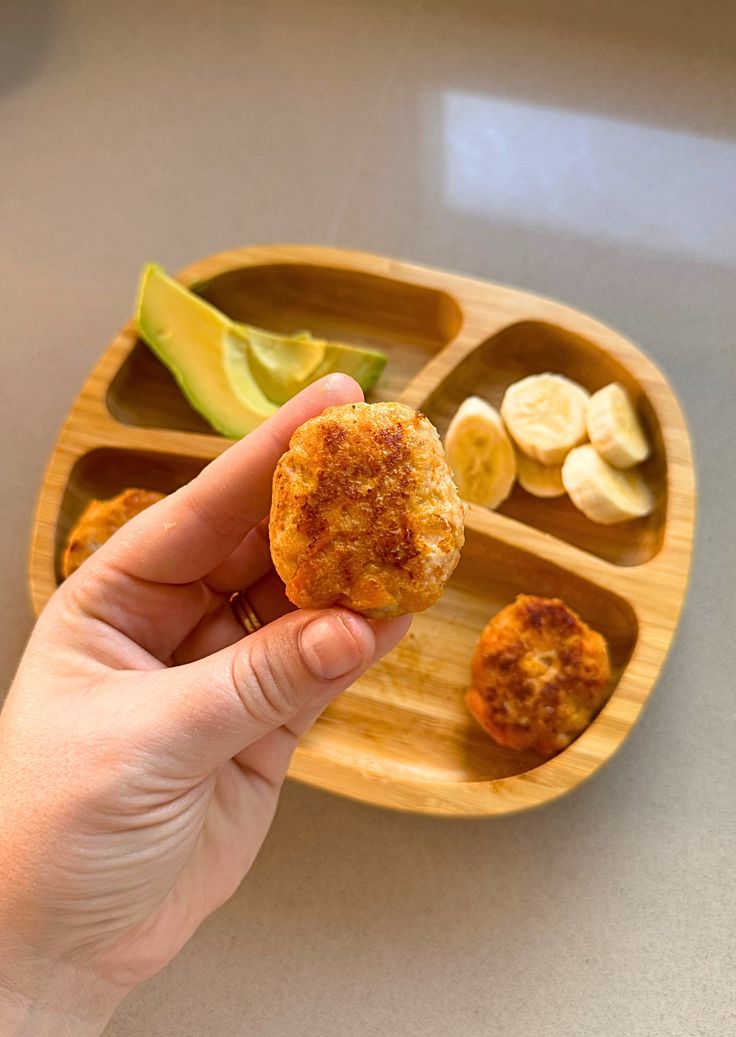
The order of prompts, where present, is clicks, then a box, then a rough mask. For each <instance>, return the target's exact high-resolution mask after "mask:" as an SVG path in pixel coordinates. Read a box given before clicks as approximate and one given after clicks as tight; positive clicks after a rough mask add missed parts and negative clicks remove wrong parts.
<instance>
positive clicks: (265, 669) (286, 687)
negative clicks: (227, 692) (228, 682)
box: [232, 638, 298, 724]
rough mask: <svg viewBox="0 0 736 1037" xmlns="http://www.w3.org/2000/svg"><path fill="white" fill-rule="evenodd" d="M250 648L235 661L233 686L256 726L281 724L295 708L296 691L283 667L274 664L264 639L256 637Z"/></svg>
mask: <svg viewBox="0 0 736 1037" xmlns="http://www.w3.org/2000/svg"><path fill="white" fill-rule="evenodd" d="M248 648H249V650H248V651H245V652H242V653H239V654H238V655H237V656H236V657H235V659H234V660H233V665H232V671H233V672H232V683H233V686H234V687H235V689H236V691H237V694H238V697H239V699H240V701H241V703H242V705H243V708H244V709H245V711H246V712H247V714H248V715H249V717H251V718H252V719H253V720H254V721H255V722H256V723H258V724H271V723H281V721H282V719H283V718H284V717H288V716H290V715H291V714H292V713H293V712H294V711H295V709H296V706H297V700H298V692H297V689H296V687H295V686H294V683H293V681H292V680H291V679H290V678H289V676H288V674H287V673H285V672H284V671H283V668H282V667H280V666H278V665H275V664H274V659H273V656H272V653H271V651H270V649H269V645H268V642H267V641H266V639H265V638H264V639H260V638H253V641H252V643H251V644H250V645H249V646H248Z"/></svg>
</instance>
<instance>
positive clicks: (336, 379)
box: [97, 374, 363, 584]
mask: <svg viewBox="0 0 736 1037" xmlns="http://www.w3.org/2000/svg"><path fill="white" fill-rule="evenodd" d="M362 399H363V393H362V390H361V388H360V386H359V385H358V383H357V382H355V381H353V379H352V378H350V377H348V375H344V374H331V375H327V376H326V377H325V378H321V379H320V380H319V381H318V382H315V383H314V384H313V385H310V386H309V387H308V388H306V389H303V390H302V391H301V392H300V393H299V394H298V395H297V396H295V397H294V398H293V399H292V400H289V402H288V403H285V404H284V406H283V407H281V408H280V409H279V410H278V411H277V412H276V413H275V414H274V415H273V416H272V417H271V418H269V419H268V420H267V421H265V422H264V423H263V424H262V425H259V427H258V428H257V429H255V430H254V431H253V432H251V433H250V434H249V435H247V436H246V437H245V438H244V439H241V440H240V441H239V442H238V443H236V444H235V445H234V446H231V447H230V448H229V449H228V450H226V451H225V452H224V453H222V454H221V455H220V456H219V457H218V458H216V459H215V460H214V461H212V463H211V464H209V465H208V466H207V467H206V468H205V469H204V470H203V471H202V472H201V473H200V474H199V475H198V476H197V477H196V478H195V479H193V480H192V481H191V482H190V483H188V484H187V485H186V486H182V488H181V489H180V490H177V491H176V492H175V493H172V494H171V495H170V496H169V497H166V498H165V499H164V500H162V501H159V503H158V504H154V505H152V506H151V507H150V508H148V509H147V510H146V511H143V512H141V514H140V515H138V516H137V517H136V518H134V519H132V520H131V521H130V522H128V523H126V525H125V526H123V528H122V529H121V530H120V531H119V532H118V533H117V534H116V535H115V536H114V537H112V538H111V539H110V540H109V541H108V542H107V543H106V544H105V545H103V547H101V548H100V550H99V551H98V552H97V555H98V558H97V561H98V563H103V562H106V563H108V564H110V565H112V566H113V567H114V568H116V569H118V570H122V571H123V572H125V573H127V574H128V575H130V576H133V577H135V578H137V579H142V580H150V581H153V582H156V583H174V584H181V583H191V582H192V581H193V580H199V579H201V578H202V577H203V576H206V575H207V573H209V572H210V571H211V570H212V569H214V568H215V566H216V565H218V564H219V563H220V562H222V561H223V560H224V559H225V558H227V556H228V555H229V554H230V553H231V552H232V551H233V550H234V549H235V548H236V547H237V546H238V544H239V543H240V541H241V540H242V539H243V537H244V536H245V535H246V534H247V533H248V532H249V531H250V530H251V529H252V528H253V527H254V526H255V525H256V524H257V523H258V522H260V520H261V519H262V518H264V517H265V516H266V515H267V514H268V510H269V507H270V503H271V481H272V477H273V471H274V468H275V467H276V463H277V461H278V459H279V458H280V457H281V455H282V454H283V453H284V452H285V451H286V449H287V448H288V445H289V440H290V439H291V436H292V433H293V432H294V431H295V429H297V428H298V427H299V426H300V425H302V424H303V423H304V422H305V421H307V419H308V418H312V417H314V416H315V415H317V414H321V413H322V411H323V410H324V409H325V407H332V406H336V405H338V404H341V403H354V402H358V401H360V400H362Z"/></svg>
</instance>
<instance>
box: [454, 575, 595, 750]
mask: <svg viewBox="0 0 736 1037" xmlns="http://www.w3.org/2000/svg"><path fill="white" fill-rule="evenodd" d="M610 676H611V670H610V664H609V660H608V650H607V647H606V641H605V638H604V637H603V635H602V634H599V633H597V632H596V631H595V630H591V629H590V627H589V626H587V624H586V623H584V622H583V620H582V619H581V618H580V616H578V615H577V613H575V612H573V611H572V609H570V608H568V607H567V605H565V603H564V602H563V601H560V599H559V598H537V597H534V596H533V595H528V594H520V595H519V596H518V597H517V599H516V601H515V602H514V603H513V604H512V605H508V606H507V607H506V608H504V609H501V611H500V612H499V613H498V614H497V615H495V616H494V617H493V619H492V620H491V621H490V623H489V624H488V625H487V626H486V628H485V630H484V631H483V632H482V634H481V635H480V637H479V638H478V643H477V644H476V647H475V651H474V653H473V659H472V686H471V688H470V690H469V691H468V693H467V695H466V702H467V705H468V708H469V710H470V712H471V713H472V714H473V716H474V717H475V719H476V720H477V721H478V723H479V724H480V725H481V727H483V728H484V729H485V730H486V731H487V732H488V734H490V735H491V737H492V738H494V739H495V740H496V741H497V742H498V743H499V744H500V745H505V746H509V747H510V748H513V749H535V750H537V751H538V752H540V753H544V754H545V755H552V754H553V753H557V752H559V751H560V750H561V749H564V748H565V747H566V746H568V745H569V744H570V742H571V741H572V740H573V739H574V738H576V737H577V735H579V734H580V732H581V731H582V730H583V729H584V728H586V727H587V726H588V724H589V723H590V721H591V719H592V717H593V714H594V713H595V712H596V711H597V710H598V709H599V708H600V707H601V705H602V704H603V701H604V699H605V697H606V689H607V687H608V682H609V680H610Z"/></svg>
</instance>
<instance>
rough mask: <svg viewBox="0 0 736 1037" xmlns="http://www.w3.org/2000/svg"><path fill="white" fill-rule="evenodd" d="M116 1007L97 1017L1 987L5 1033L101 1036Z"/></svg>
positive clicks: (14, 1036) (0, 1026) (0, 1022)
mask: <svg viewBox="0 0 736 1037" xmlns="http://www.w3.org/2000/svg"><path fill="white" fill-rule="evenodd" d="M113 1011H114V1009H112V1008H111V1009H110V1010H109V1011H108V1012H107V1013H105V1014H104V1015H98V1016H96V1017H90V1016H85V1015H78V1014H76V1012H75V1011H73V1010H71V1009H66V1010H62V1009H58V1008H52V1007H50V1006H48V1005H44V1004H39V1003H33V1002H30V1001H26V1000H24V999H22V998H19V997H16V996H15V995H14V994H13V993H12V991H6V990H1V989H0V1033H2V1034H4V1035H5V1037H99V1035H100V1034H101V1033H102V1032H103V1030H104V1029H105V1027H106V1026H107V1024H108V1022H109V1020H110V1017H111V1015H112V1013H113Z"/></svg>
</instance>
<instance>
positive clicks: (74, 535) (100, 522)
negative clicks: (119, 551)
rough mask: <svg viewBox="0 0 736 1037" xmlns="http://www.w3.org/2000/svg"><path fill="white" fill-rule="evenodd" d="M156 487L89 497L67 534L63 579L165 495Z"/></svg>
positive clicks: (131, 489)
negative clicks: (87, 502)
mask: <svg viewBox="0 0 736 1037" xmlns="http://www.w3.org/2000/svg"><path fill="white" fill-rule="evenodd" d="M165 496H166V495H165V494H164V493H158V491H156V490H139V489H135V488H130V489H127V490H123V491H122V493H119V494H118V495H117V497H111V498H110V499H109V500H92V501H90V502H89V504H88V505H87V507H86V508H85V509H84V511H83V512H82V515H81V517H80V519H79V521H78V522H77V524H76V526H75V527H74V529H72V531H71V533H70V534H69V539H68V540H67V543H66V550H65V551H64V558H63V560H62V573H63V576H64V579H66V577H67V576H71V574H72V573H73V572H74V571H75V570H76V569H78V568H79V566H80V565H81V564H82V562H84V561H86V560H87V559H88V558H89V556H90V555H92V554H94V553H95V551H96V550H97V548H98V547H102V545H103V544H104V543H105V541H106V540H109V539H110V537H111V536H112V535H113V533H117V531H118V530H119V529H120V527H121V526H124V525H125V523H126V522H127V521H128V520H129V519H132V518H133V517H134V516H135V515H138V514H139V512H141V511H145V509H146V508H150V506H151V505H152V504H155V503H156V501H160V500H162V499H163V497H165Z"/></svg>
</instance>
